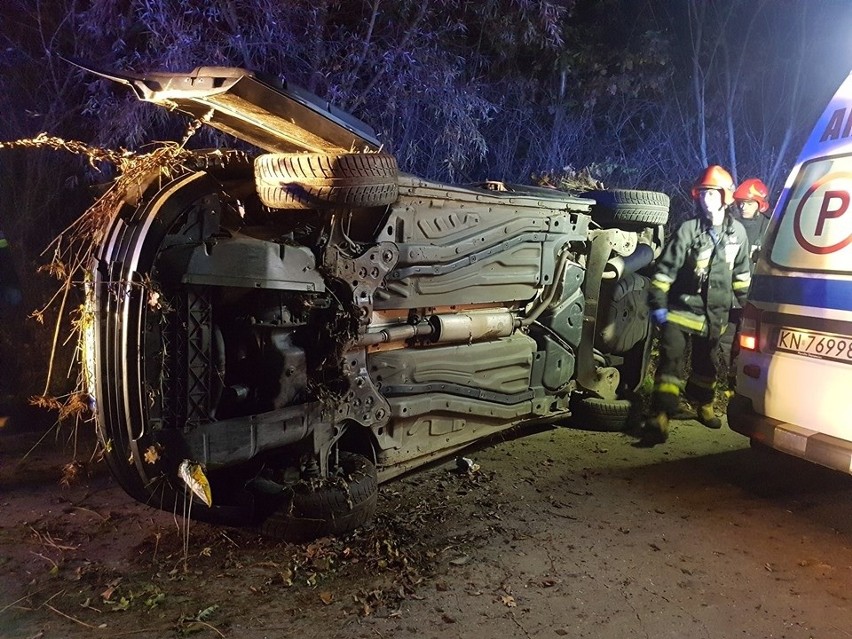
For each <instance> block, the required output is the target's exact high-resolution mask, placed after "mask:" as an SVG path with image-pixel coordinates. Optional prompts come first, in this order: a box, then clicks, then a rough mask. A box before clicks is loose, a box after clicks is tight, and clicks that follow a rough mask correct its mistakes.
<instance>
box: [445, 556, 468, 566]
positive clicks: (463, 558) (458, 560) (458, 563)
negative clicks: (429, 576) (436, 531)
mask: <svg viewBox="0 0 852 639" xmlns="http://www.w3.org/2000/svg"><path fill="white" fill-rule="evenodd" d="M468 561H470V557H468V556H467V555H462V556H461V557H456V558H455V559H450V563H451V564H452V565H453V566H463V565H464V564H466V563H467V562H468Z"/></svg>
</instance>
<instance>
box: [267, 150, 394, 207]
mask: <svg viewBox="0 0 852 639" xmlns="http://www.w3.org/2000/svg"><path fill="white" fill-rule="evenodd" d="M254 175H255V185H256V187H257V193H258V196H259V197H260V201H261V202H263V204H264V205H266V206H268V207H269V208H272V209H315V208H323V207H328V206H331V205H342V206H352V207H374V206H387V205H389V204H392V203H393V202H395V201H396V199H397V197H398V195H399V186H398V184H397V177H398V176H399V169H398V167H397V164H396V158H395V157H394V156H392V155H389V154H387V153H340V154H337V155H330V154H326V153H267V154H264V155H259V156H258V157H257V158H255V161H254Z"/></svg>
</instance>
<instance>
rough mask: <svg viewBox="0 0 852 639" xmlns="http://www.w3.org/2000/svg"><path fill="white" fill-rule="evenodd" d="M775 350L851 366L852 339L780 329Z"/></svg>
mask: <svg viewBox="0 0 852 639" xmlns="http://www.w3.org/2000/svg"><path fill="white" fill-rule="evenodd" d="M775 350H779V351H785V352H787V353H797V354H798V355H807V356H809V357H821V358H823V359H831V360H834V361H836V362H846V363H849V364H852V337H844V336H842V335H832V334H831V333H819V332H817V331H802V330H799V329H793V328H781V329H779V331H778V341H777V342H776V343H775Z"/></svg>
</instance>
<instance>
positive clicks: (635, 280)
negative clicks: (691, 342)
mask: <svg viewBox="0 0 852 639" xmlns="http://www.w3.org/2000/svg"><path fill="white" fill-rule="evenodd" d="M650 286H651V280H650V279H649V278H647V277H645V276H644V275H640V274H638V273H628V274H626V275H625V276H624V277H622V278H621V279H619V280H618V281H617V282H615V283H614V284H613V285H612V286H611V291H612V293H611V296H610V298H609V299H608V300H607V301H606V304H605V311H604V320H603V321H602V322H601V323H600V328H599V329H598V335H597V340H596V341H595V347H596V348H599V349H600V350H602V351H604V352H606V353H626V352H627V351H629V350H630V349H631V348H633V347H634V346H635V345H636V344H638V343H639V342H641V341H643V340H644V339H645V337H646V336H647V334H648V331H649V330H650V320H649V310H648V302H647V300H648V290H649V288H650ZM608 290H609V289H608Z"/></svg>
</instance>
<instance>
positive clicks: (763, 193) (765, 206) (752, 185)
mask: <svg viewBox="0 0 852 639" xmlns="http://www.w3.org/2000/svg"><path fill="white" fill-rule="evenodd" d="M768 197H769V189H768V188H766V185H765V184H764V183H763V182H761V181H760V180H758V179H757V178H749V179H747V180H743V183H742V184H740V185H739V186H738V187H737V190H736V191H734V199H735V200H737V201H738V202H741V201H747V200H751V201H752V202H757V208H758V210H759V211H760V212H761V213H765V212H766V211H767V210H769V200H768V199H767V198H768Z"/></svg>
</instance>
